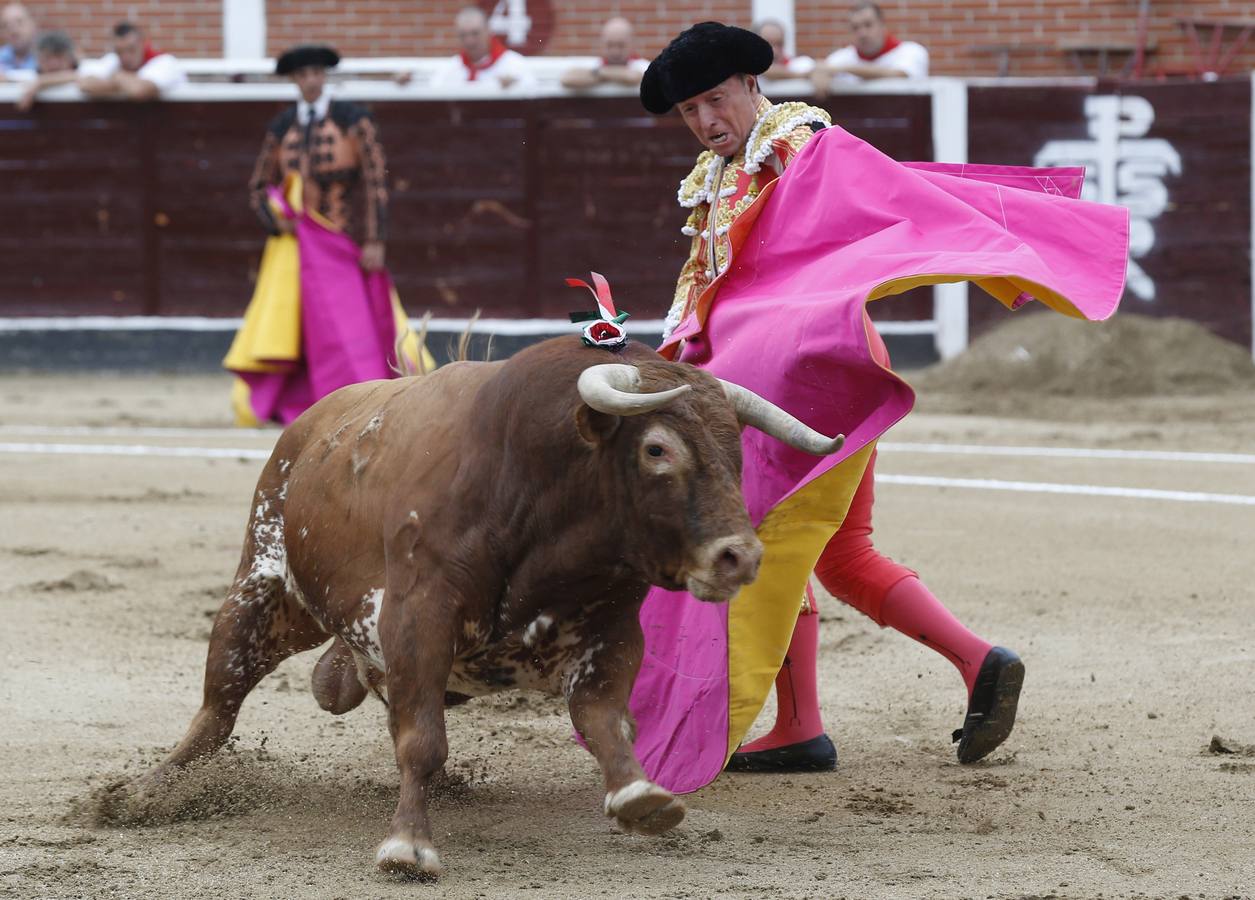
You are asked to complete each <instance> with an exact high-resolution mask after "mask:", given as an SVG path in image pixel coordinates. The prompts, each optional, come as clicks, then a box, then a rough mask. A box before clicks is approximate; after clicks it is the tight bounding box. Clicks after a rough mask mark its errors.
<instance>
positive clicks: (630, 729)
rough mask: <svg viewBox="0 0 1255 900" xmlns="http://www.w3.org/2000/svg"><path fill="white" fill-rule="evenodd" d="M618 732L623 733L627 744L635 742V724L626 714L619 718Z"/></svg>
mask: <svg viewBox="0 0 1255 900" xmlns="http://www.w3.org/2000/svg"><path fill="white" fill-rule="evenodd" d="M619 734H621V735H623V739H624V740H625V741H627V742H628V743H629V744H634V743H636V726H635V725H633V724H632V720H631V719H629V718H628V717H627V716H624V717H623V718H621V719H619Z"/></svg>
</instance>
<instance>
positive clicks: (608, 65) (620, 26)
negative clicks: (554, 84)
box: [562, 16, 649, 91]
mask: <svg viewBox="0 0 1255 900" xmlns="http://www.w3.org/2000/svg"><path fill="white" fill-rule="evenodd" d="M633 43H634V42H633V38H632V23H631V22H629V21H628V20H627V19H625V18H623V17H622V16H615V17H614V18H612V19H608V20H607V21H606V24H605V25H603V26H601V59H600V60H598V62H597V65H595V66H591V67H590V66H577V67H576V68H573V69H568V70H567V71H566V72H563V73H562V86H563V87H565V88H568V89H570V90H574V91H578V90H586V89H588V88H591V87H596V86H597V85H599V84H619V85H623V86H624V87H633V88H634V87H636V86H637V85H639V84H640V83H641V76H643V75H644V74H645V70H646V69H648V68H649V60H647V59H645V58H644V57H643V56H638V55H637V54H636V53H635V52H633Z"/></svg>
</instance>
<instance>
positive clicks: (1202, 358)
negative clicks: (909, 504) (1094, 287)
mask: <svg viewBox="0 0 1255 900" xmlns="http://www.w3.org/2000/svg"><path fill="white" fill-rule="evenodd" d="M911 382H912V383H913V384H914V385H915V386H916V387H918V388H920V389H921V390H923V391H928V392H940V393H963V394H973V393H981V392H997V393H1004V392H1006V391H1030V392H1032V393H1033V394H1035V395H1038V396H1054V397H1076V396H1081V397H1094V398H1113V397H1116V398H1118V397H1162V396H1183V395H1186V396H1188V395H1201V394H1216V393H1224V392H1228V391H1237V390H1250V389H1252V388H1255V363H1252V361H1251V354H1250V351H1249V350H1247V349H1246V348H1244V347H1241V346H1239V345H1238V344H1235V343H1233V342H1232V341H1226V340H1224V339H1222V338H1218V337H1216V336H1215V335H1213V334H1212V333H1211V332H1209V331H1208V330H1207V329H1206V328H1204V327H1203V326H1202V325H1199V324H1198V323H1197V322H1192V321H1189V320H1187V319H1171V318H1164V319H1157V318H1152V317H1150V316H1140V315H1133V314H1127V313H1126V314H1117V315H1116V316H1115V317H1114V318H1112V319H1111V320H1110V321H1107V322H1084V321H1081V320H1078V319H1069V318H1067V317H1065V316H1059V315H1047V314H1044V313H1033V314H1029V315H1025V316H1023V317H1019V316H1017V317H1016V318H1014V319H1013V320H1011V321H1009V322H1007V323H1006V324H1005V325H1000V326H998V327H997V328H995V329H993V330H992V331H989V332H987V333H986V334H984V335H982V336H981V337H980V338H978V339H976V340H975V341H973V342H972V344H971V346H969V347H968V349H967V351H966V352H965V353H963V354H961V355H960V356H958V357H956V358H954V359H952V360H948V361H947V362H943V363H939V364H937V365H935V366H931V367H930V368H928V369H924V370H922V371H920V372H918V373H916V374H915V375H914V376H913V377H912V378H911Z"/></svg>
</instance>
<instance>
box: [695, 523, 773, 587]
mask: <svg viewBox="0 0 1255 900" xmlns="http://www.w3.org/2000/svg"><path fill="white" fill-rule="evenodd" d="M707 552H708V554H709V556H708V559H709V560H710V571H711V574H713V575H714V576H715V578H717V579H718V580H719V581H722V582H727V583H733V584H749V583H750V582H751V581H753V580H754V578H755V576H757V575H758V564H759V563H760V562H762V559H763V545H762V543H761V542H760V541H759V540H758V538H756V537H754V536H753V535H748V536H741V537H725V538H720V539H718V540H716V541H712V542H711V544H710V547H709V549H708V551H707Z"/></svg>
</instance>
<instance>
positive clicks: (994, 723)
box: [733, 647, 1024, 763]
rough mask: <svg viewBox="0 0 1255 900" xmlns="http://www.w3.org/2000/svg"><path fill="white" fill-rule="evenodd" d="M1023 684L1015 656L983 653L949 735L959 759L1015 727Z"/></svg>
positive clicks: (980, 753) (988, 748)
mask: <svg viewBox="0 0 1255 900" xmlns="http://www.w3.org/2000/svg"><path fill="white" fill-rule="evenodd" d="M1023 685H1024V663H1022V662H1021V661H1020V658H1019V657H1018V656H1016V655H1015V654H1014V653H1012V652H1011V651H1010V650H1008V649H1007V648H1006V647H994V648H993V649H991V650H990V651H989V652H988V653H987V654H985V661H984V662H983V663H981V666H980V672H979V673H978V674H977V676H976V684H975V686H974V687H973V688H972V700H971V702H970V703H968V705H967V716H966V717H964V719H963V727H962V728H959V729H957V730H956V731H955V732H954V734H953V735H951V742H952V743H955V742H957V743H958V745H959V762H961V763H974V762H976V761H977V760H979V759H984V758H985V757H986V756H988V755H989V754H990V753H993V752H994V750H995V749H997V747H998V745H999V744H1001V743H1002V742H1003V741H1005V740H1006V739H1007V735H1009V734H1010V733H1011V729H1012V728H1014V727H1015V709H1016V707H1017V706H1018V705H1019V702H1020V688H1021V687H1023ZM735 758H736V757H733V759H735Z"/></svg>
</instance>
